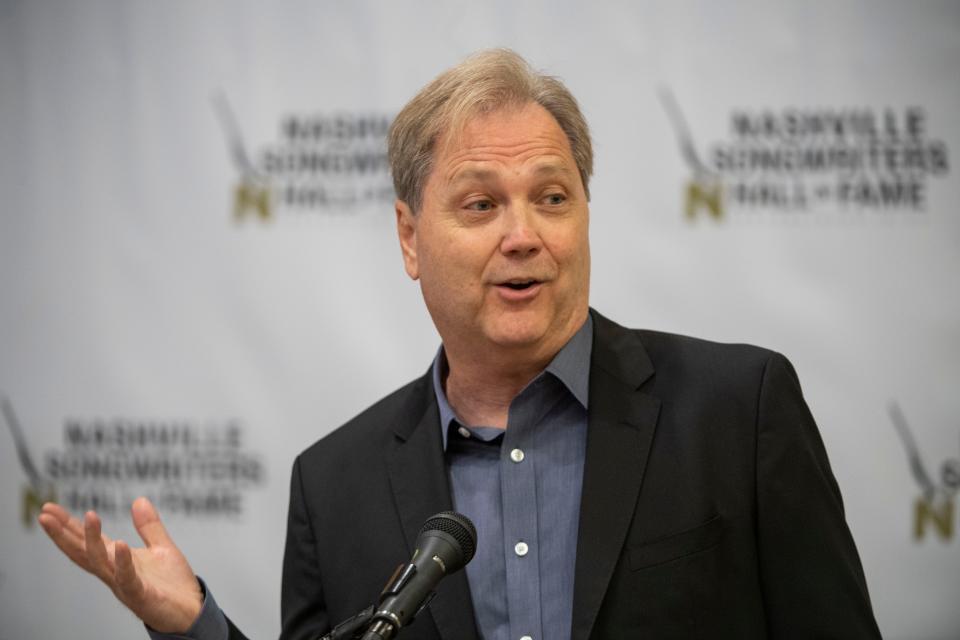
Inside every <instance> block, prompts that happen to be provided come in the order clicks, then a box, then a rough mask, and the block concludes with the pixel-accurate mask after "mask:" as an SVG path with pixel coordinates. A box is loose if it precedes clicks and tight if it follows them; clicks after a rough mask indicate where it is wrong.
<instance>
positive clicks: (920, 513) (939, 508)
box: [913, 498, 954, 541]
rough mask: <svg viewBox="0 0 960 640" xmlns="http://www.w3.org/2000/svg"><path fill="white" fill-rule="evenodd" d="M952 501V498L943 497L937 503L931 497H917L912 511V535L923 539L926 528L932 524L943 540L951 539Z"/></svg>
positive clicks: (952, 521)
mask: <svg viewBox="0 0 960 640" xmlns="http://www.w3.org/2000/svg"><path fill="white" fill-rule="evenodd" d="M953 512H954V501H953V499H952V498H943V499H942V500H940V501H939V504H937V503H935V502H934V500H933V499H930V500H928V499H926V498H917V502H916V503H915V505H914V512H913V537H914V538H916V539H917V540H923V538H924V537H925V536H926V534H927V528H928V527H929V526H930V525H933V529H934V531H936V532H937V534H939V536H940V538H941V539H942V540H944V541H949V540H952V539H953V523H954V517H953Z"/></svg>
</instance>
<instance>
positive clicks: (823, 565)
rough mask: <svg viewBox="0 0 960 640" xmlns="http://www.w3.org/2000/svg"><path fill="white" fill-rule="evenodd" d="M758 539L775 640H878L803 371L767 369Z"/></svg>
mask: <svg viewBox="0 0 960 640" xmlns="http://www.w3.org/2000/svg"><path fill="white" fill-rule="evenodd" d="M756 433H757V450H756V470H757V482H756V487H757V502H756V504H757V537H758V544H759V559H760V576H761V581H762V589H763V599H764V609H765V612H766V618H767V628H768V631H769V635H770V637H771V638H879V637H880V631H879V629H878V628H877V624H876V621H875V620H874V616H873V611H872V609H871V606H870V597H869V595H868V593H867V585H866V580H865V578H864V574H863V568H862V567H861V564H860V558H859V556H858V554H857V550H856V547H855V546H854V542H853V538H852V536H851V535H850V530H849V529H848V527H847V524H846V521H845V519H844V512H843V502H842V499H841V496H840V489H839V487H838V486H837V481H836V479H835V478H834V476H833V472H832V471H831V470H830V463H829V461H828V460H827V453H826V450H825V449H824V446H823V441H822V440H821V437H820V433H819V431H818V430H817V426H816V424H815V423H814V420H813V416H812V415H811V414H810V411H809V409H808V408H807V405H806V403H805V402H804V400H803V395H802V393H801V390H800V383H799V381H798V379H797V375H796V372H795V371H794V369H793V367H792V366H791V365H790V363H789V362H788V361H787V359H786V358H784V357H783V356H781V355H780V354H773V355H771V357H770V358H769V360H768V361H767V363H766V366H765V368H764V372H763V378H762V382H761V388H760V394H759V404H758V409H757V431H756Z"/></svg>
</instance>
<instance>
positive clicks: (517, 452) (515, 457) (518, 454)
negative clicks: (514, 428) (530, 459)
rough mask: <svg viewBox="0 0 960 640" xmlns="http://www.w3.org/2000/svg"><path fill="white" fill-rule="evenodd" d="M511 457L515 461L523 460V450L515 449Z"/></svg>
mask: <svg viewBox="0 0 960 640" xmlns="http://www.w3.org/2000/svg"><path fill="white" fill-rule="evenodd" d="M510 459H511V460H513V461H514V462H523V451H522V450H520V449H514V450H513V451H511V452H510Z"/></svg>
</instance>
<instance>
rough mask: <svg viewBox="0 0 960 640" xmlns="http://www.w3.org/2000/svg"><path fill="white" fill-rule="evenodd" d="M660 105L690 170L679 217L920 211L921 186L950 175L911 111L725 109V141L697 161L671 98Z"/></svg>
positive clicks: (920, 116) (920, 113)
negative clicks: (727, 127)
mask: <svg viewBox="0 0 960 640" xmlns="http://www.w3.org/2000/svg"><path fill="white" fill-rule="evenodd" d="M661 100H662V102H663V106H664V109H665V110H666V112H667V116H668V118H669V119H670V122H671V125H672V126H673V129H674V131H675V133H676V136H677V140H678V142H679V146H680V153H681V156H682V157H683V160H684V163H685V164H686V165H687V168H688V169H689V171H690V173H691V175H690V178H689V180H688V181H687V183H686V185H685V187H684V202H683V210H684V213H685V215H686V217H687V218H688V219H695V218H697V217H700V216H701V214H702V215H703V216H704V217H709V218H713V219H715V220H721V219H723V218H725V217H726V216H728V215H733V214H737V215H753V216H757V215H761V214H763V215H768V216H769V215H790V216H797V215H803V214H810V213H829V214H838V215H850V214H857V213H859V214H873V215H882V214H889V213H895V212H899V213H923V212H925V211H926V210H927V199H928V192H929V189H928V187H929V183H930V181H931V180H932V179H934V178H943V177H945V176H947V175H948V174H949V171H950V164H949V153H948V150H947V145H946V143H945V142H944V141H943V140H942V139H940V138H938V137H936V136H935V135H932V134H931V132H930V122H929V119H928V117H927V114H926V111H925V110H924V109H923V108H922V107H918V106H914V107H907V108H903V109H892V108H869V107H837V108H815V109H813V108H806V107H784V108H781V109H754V108H746V109H734V110H732V111H730V112H729V114H728V116H727V120H728V123H729V125H728V126H729V133H728V135H727V137H726V138H725V139H721V140H718V141H715V142H713V143H711V144H709V145H708V146H707V147H706V152H705V153H704V154H702V155H701V153H700V152H699V151H698V148H697V146H696V144H695V142H694V139H693V135H692V133H691V130H690V127H689V125H688V123H687V121H686V119H685V118H684V116H683V113H682V112H681V110H680V107H679V105H678V104H677V102H676V100H674V98H673V96H672V94H671V93H670V92H669V91H666V90H664V91H662V92H661Z"/></svg>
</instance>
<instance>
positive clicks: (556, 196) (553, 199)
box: [543, 193, 567, 205]
mask: <svg viewBox="0 0 960 640" xmlns="http://www.w3.org/2000/svg"><path fill="white" fill-rule="evenodd" d="M566 201H567V196H565V195H563V194H562V193H551V194H550V195H548V196H546V197H545V198H544V199H543V202H544V203H545V204H554V205H556V204H563V203H564V202H566Z"/></svg>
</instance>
